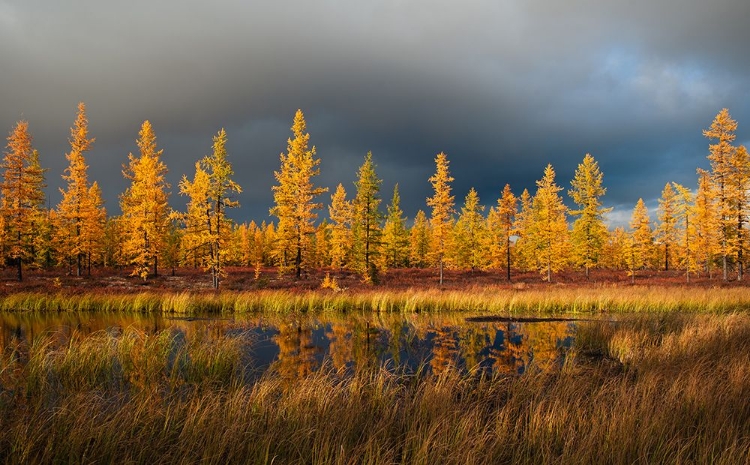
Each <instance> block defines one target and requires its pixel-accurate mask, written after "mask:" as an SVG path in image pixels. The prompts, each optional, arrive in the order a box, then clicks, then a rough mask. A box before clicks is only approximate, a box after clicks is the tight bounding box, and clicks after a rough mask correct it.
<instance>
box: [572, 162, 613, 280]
mask: <svg viewBox="0 0 750 465" xmlns="http://www.w3.org/2000/svg"><path fill="white" fill-rule="evenodd" d="M603 177H604V175H603V174H602V172H601V170H600V169H599V164H598V163H597V162H596V160H594V157H592V156H591V154H588V153H587V154H586V155H585V156H584V157H583V161H582V162H581V164H579V165H578V169H576V172H575V175H574V177H573V180H572V181H571V183H570V185H571V187H572V189H570V190H569V191H568V195H569V196H570V198H571V199H572V200H573V202H574V203H575V204H576V205H577V206H578V208H577V209H575V210H571V211H570V214H571V215H573V216H577V218H576V220H575V221H574V222H573V230H572V232H571V237H570V240H571V245H572V246H573V259H574V261H575V263H576V264H577V265H578V266H582V267H583V268H584V269H585V272H586V278H587V279H588V277H589V270H590V269H591V268H593V267H596V266H597V265H599V261H600V258H601V253H602V248H603V247H604V243H605V241H606V240H607V227H606V226H605V225H604V215H606V214H607V213H608V212H610V211H611V210H612V209H611V208H604V207H602V202H601V197H602V196H603V195H604V194H606V192H607V189H606V188H605V187H603V186H602V179H603Z"/></svg>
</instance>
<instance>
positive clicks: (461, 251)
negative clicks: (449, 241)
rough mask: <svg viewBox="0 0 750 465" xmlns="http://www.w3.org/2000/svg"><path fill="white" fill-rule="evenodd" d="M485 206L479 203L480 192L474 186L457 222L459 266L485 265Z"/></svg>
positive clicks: (455, 241) (467, 196) (456, 250)
mask: <svg viewBox="0 0 750 465" xmlns="http://www.w3.org/2000/svg"><path fill="white" fill-rule="evenodd" d="M482 211H484V206H483V205H480V204H479V194H477V191H476V190H475V189H474V188H473V187H472V188H471V189H470V190H469V193H468V194H466V198H465V199H464V204H463V206H462V207H461V215H460V216H459V218H458V221H457V222H456V228H455V229H456V236H455V239H456V240H454V242H453V243H454V245H455V247H454V250H455V253H456V255H457V259H458V266H459V267H461V268H463V267H468V268H470V269H471V271H474V270H476V269H478V268H481V267H482V266H483V265H484V256H485V255H486V254H484V251H483V250H482V245H483V244H485V243H486V240H485V236H486V234H487V230H486V228H485V221H484V217H483V216H482Z"/></svg>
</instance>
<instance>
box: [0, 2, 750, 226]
mask: <svg viewBox="0 0 750 465" xmlns="http://www.w3.org/2000/svg"><path fill="white" fill-rule="evenodd" d="M748 18H750V3H749V2H747V0H713V1H710V2H708V1H704V0H702V1H693V0H631V1H627V2H626V1H619V2H606V1H601V0H566V1H559V0H463V1H457V0H453V1H449V0H378V1H372V2H357V1H351V0H317V1H309V0H307V1H304V0H275V1H271V0H268V1H248V0H231V1H229V0H226V1H222V0H219V1H215V2H206V1H204V0H201V1H195V0H180V1H176V0H159V1H154V0H149V1H144V0H130V1H127V2H106V1H101V0H67V1H64V0H0V64H1V65H0V128H4V129H3V131H5V132H6V133H7V132H8V131H10V129H11V128H12V126H13V125H14V124H15V122H16V121H18V120H20V119H25V120H28V121H29V124H30V128H31V131H32V133H33V135H34V140H35V146H36V148H37V149H39V151H40V154H41V158H42V163H43V164H44V165H45V166H46V167H48V168H49V169H50V171H49V173H48V183H49V185H50V187H49V189H48V190H49V195H50V202H51V204H52V205H55V204H56V203H57V202H58V201H59V199H60V194H59V191H58V189H59V187H61V186H62V180H61V178H60V175H61V174H62V172H63V170H64V168H65V167H66V166H67V162H66V160H65V153H66V152H67V151H68V150H69V146H68V142H67V139H68V135H69V130H70V127H71V125H72V124H73V121H74V119H75V112H76V105H77V103H78V102H79V101H84V102H85V103H86V105H87V113H88V117H89V122H90V126H89V129H90V133H91V136H93V137H95V138H96V143H95V145H94V148H93V150H92V151H91V152H90V153H89V154H88V155H87V159H88V161H89V164H90V166H91V169H90V179H91V180H97V181H99V183H100V184H101V185H102V187H103V191H104V195H105V200H106V202H107V207H108V210H109V211H110V213H111V214H119V205H118V195H119V194H120V193H121V192H122V191H123V190H124V189H125V187H126V183H125V180H124V179H123V177H122V174H121V169H122V164H123V163H125V162H126V161H127V155H128V153H129V152H135V151H136V149H137V148H136V145H135V139H136V137H137V134H138V130H139V128H140V125H141V123H142V122H143V120H145V119H148V120H150V121H151V123H152V124H153V126H154V129H155V131H156V134H157V139H158V145H159V147H161V148H163V149H164V156H163V160H164V161H165V162H166V164H167V166H168V169H169V171H170V174H169V181H170V182H171V184H172V203H173V205H174V206H175V207H178V208H179V207H180V206H181V205H184V202H185V200H184V198H180V196H179V195H178V189H177V183H178V181H179V179H180V178H181V176H182V175H183V174H187V175H188V176H189V177H192V174H193V165H194V163H195V161H197V160H198V159H199V158H201V157H202V156H204V155H207V154H209V152H210V147H211V137H212V136H213V135H214V134H216V132H217V131H218V130H219V129H220V128H222V127H224V128H226V130H227V133H228V139H229V141H228V150H229V157H230V161H231V162H232V163H233V165H234V168H235V173H236V175H235V179H236V180H237V181H238V182H239V183H240V185H241V186H242V187H243V189H244V192H243V193H242V195H241V196H240V197H239V200H240V202H241V204H242V207H241V208H240V209H239V210H238V211H236V212H234V214H233V216H234V217H235V219H237V220H239V221H245V220H250V219H255V220H257V221H260V220H268V219H270V218H269V216H268V208H269V207H270V206H271V205H272V194H271V186H272V185H273V184H274V178H273V171H274V170H275V169H278V166H279V158H278V157H279V153H280V152H282V151H283V150H284V149H285V148H286V140H287V138H288V137H289V136H290V134H291V132H290V130H289V127H290V126H291V123H292V118H293V115H294V112H295V111H296V110H297V108H301V109H302V110H303V112H304V113H305V116H306V119H307V123H308V131H309V133H310V135H311V142H312V144H314V145H315V146H316V147H317V151H318V156H319V157H320V159H321V175H320V176H319V178H318V183H319V184H320V185H323V186H327V187H330V188H331V192H332V191H333V188H334V187H335V185H336V184H337V183H338V182H343V183H344V186H345V187H346V188H347V191H348V192H353V191H354V186H353V184H352V182H353V181H354V178H355V173H356V170H357V167H358V166H359V165H360V164H361V163H362V160H363V158H364V156H365V154H366V153H367V151H368V150H371V151H372V152H373V157H374V160H375V162H376V164H377V171H378V174H379V176H380V177H381V178H382V179H383V180H384V183H383V189H382V194H383V198H384V204H385V203H387V202H388V201H389V199H390V195H391V191H392V188H393V185H394V184H395V183H398V184H399V187H400V189H401V196H402V201H403V207H404V210H405V213H406V214H407V216H409V218H412V217H413V216H414V214H415V213H416V211H417V210H418V209H426V206H425V198H426V197H427V196H429V195H431V188H430V185H429V183H428V181H427V178H428V177H429V176H430V175H431V174H432V173H433V171H434V157H435V155H436V154H437V153H438V152H440V151H444V152H446V153H447V154H448V158H449V160H450V162H451V171H452V174H453V175H454V177H455V178H456V180H455V182H454V184H453V187H454V192H455V194H456V199H457V203H458V204H459V205H460V204H461V203H462V201H463V198H464V196H465V195H466V193H467V191H468V190H469V188H471V187H472V186H473V187H475V188H476V189H477V191H478V192H479V195H480V198H481V199H482V201H483V203H485V204H493V203H494V202H495V201H496V199H497V197H498V195H499V193H500V191H501V190H502V188H503V186H504V185H505V184H506V183H510V185H511V187H512V188H513V190H514V192H516V193H517V194H518V193H520V192H521V191H522V190H523V189H524V188H529V189H530V190H532V193H533V189H534V188H535V187H534V182H535V180H537V179H539V178H540V177H541V176H542V172H543V170H544V167H545V166H546V164H547V163H552V165H553V166H554V167H555V170H556V172H557V176H558V177H557V180H558V184H559V185H561V186H563V187H565V189H566V190H567V189H568V188H569V185H570V184H569V183H570V179H571V178H572V176H573V173H574V171H575V169H576V166H577V164H578V163H579V162H580V161H581V160H582V158H583V156H584V154H586V153H591V154H592V155H593V156H594V157H595V158H596V159H597V161H598V162H599V165H600V167H601V169H602V171H603V172H604V179H605V185H606V187H607V188H608V192H607V195H606V196H605V198H604V202H605V204H606V205H608V206H611V207H614V208H615V212H614V213H613V215H612V218H611V219H612V221H613V222H614V223H618V222H622V221H627V218H629V216H630V212H631V211H632V208H633V206H634V204H635V202H636V200H637V199H638V198H639V197H643V198H644V199H645V200H647V201H648V202H649V205H651V206H654V205H655V199H657V198H658V197H659V196H660V193H661V190H662V188H663V187H664V184H665V183H666V182H669V181H675V182H679V183H682V184H684V185H687V186H691V187H692V186H694V185H695V183H696V176H695V169H696V168H697V167H704V168H705V167H708V163H707V161H706V154H707V149H708V140H706V139H705V138H703V136H702V133H701V131H702V130H703V129H705V128H707V127H708V126H709V125H710V123H711V121H712V120H713V118H714V116H715V115H716V113H718V112H719V110H720V109H721V108H723V107H728V108H729V109H730V113H731V114H732V116H733V117H734V118H735V119H737V120H738V122H739V129H738V131H737V135H738V138H737V140H738V142H739V143H748V142H750V53H748V52H747V46H748V44H750V26H748V22H747V20H748ZM329 200H330V195H325V196H324V199H323V202H324V203H325V204H327V203H328V202H329Z"/></svg>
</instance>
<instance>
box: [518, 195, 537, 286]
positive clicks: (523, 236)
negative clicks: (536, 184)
mask: <svg viewBox="0 0 750 465" xmlns="http://www.w3.org/2000/svg"><path fill="white" fill-rule="evenodd" d="M519 201H520V203H521V209H520V211H519V212H518V214H517V215H516V218H515V221H514V222H513V231H514V232H515V234H516V236H517V239H516V246H515V251H516V263H517V265H518V267H519V268H520V269H522V270H524V271H530V270H532V269H534V267H535V266H536V255H535V246H534V240H533V239H534V231H535V228H536V225H535V224H534V207H533V205H532V198H531V194H529V190H528V189H524V190H523V192H521V197H520V198H519Z"/></svg>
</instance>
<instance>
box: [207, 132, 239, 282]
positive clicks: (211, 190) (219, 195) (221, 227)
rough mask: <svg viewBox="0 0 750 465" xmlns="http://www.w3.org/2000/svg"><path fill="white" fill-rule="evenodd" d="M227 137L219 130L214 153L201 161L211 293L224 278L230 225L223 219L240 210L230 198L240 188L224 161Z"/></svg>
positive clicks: (231, 170) (227, 162)
mask: <svg viewBox="0 0 750 465" xmlns="http://www.w3.org/2000/svg"><path fill="white" fill-rule="evenodd" d="M226 144H227V133H226V131H225V130H224V129H223V128H222V129H221V130H220V131H219V132H218V134H217V135H216V136H214V138H213V151H212V153H211V155H210V156H207V157H204V158H203V160H201V165H203V168H204V170H205V171H206V173H207V175H208V195H207V200H208V207H209V212H208V236H207V239H208V259H209V262H208V268H209V271H210V272H211V283H212V285H213V288H214V289H218V288H219V280H220V278H221V277H222V276H223V275H224V259H225V255H226V253H227V250H226V245H227V239H228V233H229V232H230V230H231V226H230V225H231V223H230V221H229V219H228V218H227V216H226V209H227V208H234V207H238V206H239V202H238V201H236V200H233V199H232V198H231V196H232V193H237V194H239V193H241V192H242V188H240V186H239V184H237V183H236V182H235V181H234V180H233V179H232V176H233V175H234V170H233V169H232V164H231V163H229V161H228V160H227V149H226Z"/></svg>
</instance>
